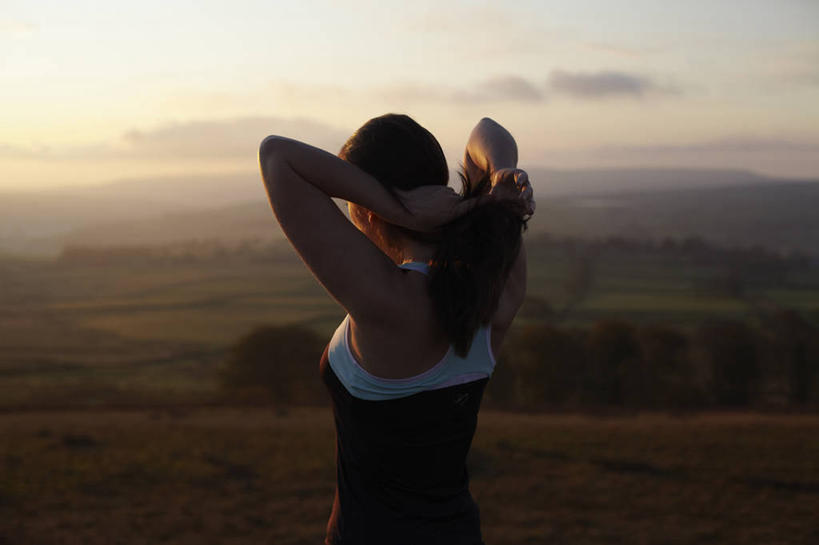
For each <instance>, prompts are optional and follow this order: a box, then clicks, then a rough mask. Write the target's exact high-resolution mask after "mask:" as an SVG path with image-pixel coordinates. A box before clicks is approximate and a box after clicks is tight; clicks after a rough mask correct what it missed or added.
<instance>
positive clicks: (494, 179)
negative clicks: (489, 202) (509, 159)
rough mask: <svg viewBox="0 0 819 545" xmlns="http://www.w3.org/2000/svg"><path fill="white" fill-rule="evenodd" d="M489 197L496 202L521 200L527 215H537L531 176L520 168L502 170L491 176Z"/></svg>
mask: <svg viewBox="0 0 819 545" xmlns="http://www.w3.org/2000/svg"><path fill="white" fill-rule="evenodd" d="M490 184H491V188H490V190H489V196H490V197H491V198H493V199H494V200H520V201H521V202H522V203H523V206H524V211H525V213H526V214H527V215H530V216H531V215H532V214H534V213H535V196H534V191H533V190H532V184H531V183H529V175H528V174H527V173H526V171H525V170H523V169H520V168H501V169H498V170H496V171H495V172H493V173H492V175H491V176H490Z"/></svg>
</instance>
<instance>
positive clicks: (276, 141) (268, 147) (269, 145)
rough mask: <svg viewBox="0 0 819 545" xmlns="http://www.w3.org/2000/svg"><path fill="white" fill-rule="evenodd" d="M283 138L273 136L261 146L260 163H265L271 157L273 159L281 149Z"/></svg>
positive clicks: (268, 137) (266, 139)
mask: <svg viewBox="0 0 819 545" xmlns="http://www.w3.org/2000/svg"><path fill="white" fill-rule="evenodd" d="M281 143H282V137H281V136H276V135H274V134H271V135H270V136H267V137H265V139H264V140H262V143H261V144H259V162H260V163H264V162H265V160H266V159H267V158H269V157H273V156H274V155H276V154H277V152H278V151H279V150H280V149H281V147H282V146H281Z"/></svg>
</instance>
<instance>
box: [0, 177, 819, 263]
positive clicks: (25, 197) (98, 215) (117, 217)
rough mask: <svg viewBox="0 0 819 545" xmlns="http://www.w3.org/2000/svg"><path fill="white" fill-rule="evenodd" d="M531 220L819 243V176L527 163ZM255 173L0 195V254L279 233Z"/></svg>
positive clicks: (634, 232) (568, 227)
mask: <svg viewBox="0 0 819 545" xmlns="http://www.w3.org/2000/svg"><path fill="white" fill-rule="evenodd" d="M530 176H531V178H532V180H533V184H534V186H535V190H536V193H537V196H538V213H537V215H536V216H535V218H534V219H533V220H532V222H531V228H532V230H533V231H548V232H551V233H554V234H556V235H570V236H582V237H601V236H612V235H615V236H626V237H630V238H654V239H657V238H662V237H665V236H676V237H679V236H688V235H692V236H702V237H704V238H706V239H708V240H712V241H714V242H715V243H718V244H725V245H742V246H747V245H754V244H758V245H762V246H765V247H768V248H771V249H775V250H799V251H802V252H805V253H811V254H814V255H815V254H817V253H819V214H816V212H815V211H816V209H817V208H819V181H814V182H810V181H804V182H794V181H789V180H772V179H769V178H764V177H762V176H758V175H755V174H752V173H748V172H742V171H705V170H681V169H678V170H657V169H652V170H643V169H631V170H624V169H620V170H586V171H557V170H546V169H538V168H534V169H530ZM281 236H282V235H281V231H280V230H279V228H278V226H277V225H276V223H275V221H274V219H273V216H272V213H271V211H270V207H269V205H268V203H267V200H266V197H265V194H264V189H263V187H262V184H261V182H260V180H259V178H258V174H252V175H251V174H237V175H232V174H231V175H214V176H210V177H197V178H167V179H150V180H130V181H120V182H116V183H112V184H108V185H104V186H99V187H87V188H73V189H62V190H57V191H49V192H45V191H43V192H38V193H16V194H5V195H0V255H2V254H3V253H12V254H25V255H33V256H53V255H57V254H59V252H60V251H61V250H62V248H63V247H64V246H65V245H66V244H73V245H93V246H116V245H125V244H135V245H151V244H167V243H174V242H180V241H184V240H191V239H210V240H222V241H224V242H226V243H232V242H236V241H238V240H242V239H247V238H258V239H261V240H272V239H277V238H281Z"/></svg>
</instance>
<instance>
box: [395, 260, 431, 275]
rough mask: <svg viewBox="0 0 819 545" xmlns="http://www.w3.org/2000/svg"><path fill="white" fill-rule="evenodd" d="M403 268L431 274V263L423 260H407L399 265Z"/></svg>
mask: <svg viewBox="0 0 819 545" xmlns="http://www.w3.org/2000/svg"><path fill="white" fill-rule="evenodd" d="M398 266H399V267H400V268H402V269H409V270H411V271H418V272H421V273H424V274H429V265H428V264H426V263H423V262H421V261H405V262H404V263H401V264H400V265H398Z"/></svg>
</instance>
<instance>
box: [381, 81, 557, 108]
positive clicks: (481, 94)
mask: <svg viewBox="0 0 819 545" xmlns="http://www.w3.org/2000/svg"><path fill="white" fill-rule="evenodd" d="M374 92H375V94H376V95H377V96H380V97H381V98H383V99H386V100H389V101H393V100H397V101H410V102H451V103H453V104H463V103H470V104H472V103H488V102H524V103H531V102H540V101H542V100H543V99H544V98H545V93H544V91H543V88H542V86H539V85H538V84H537V83H535V82H532V81H530V80H528V79H526V78H522V77H520V76H513V75H505V76H495V77H492V78H488V79H485V80H482V81H479V82H477V83H474V84H472V85H469V84H466V85H461V86H458V87H445V86H437V85H421V84H417V83H400V84H394V85H390V86H387V87H383V88H381V89H378V90H375V91H374Z"/></svg>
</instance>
